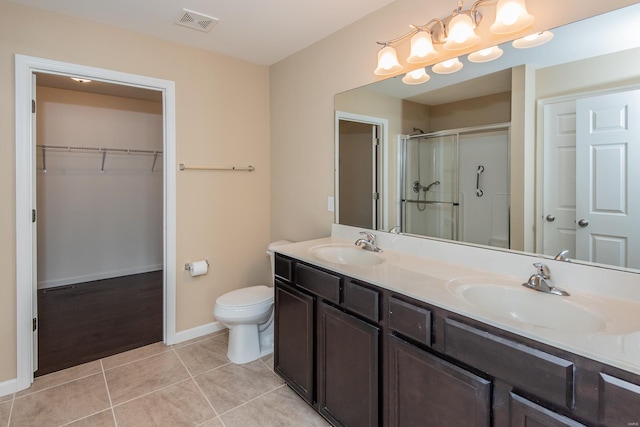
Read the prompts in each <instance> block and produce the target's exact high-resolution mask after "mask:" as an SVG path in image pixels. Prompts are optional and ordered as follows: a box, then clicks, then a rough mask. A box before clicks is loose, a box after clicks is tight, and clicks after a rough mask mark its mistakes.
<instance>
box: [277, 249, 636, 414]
mask: <svg viewBox="0 0 640 427" xmlns="http://www.w3.org/2000/svg"><path fill="white" fill-rule="evenodd" d="M388 238H390V239H391V238H394V237H388ZM380 246H381V247H382V248H383V249H384V252H382V253H381V254H375V253H373V252H368V253H364V252H357V251H361V249H359V248H356V247H355V246H354V245H353V242H352V241H349V240H346V239H339V238H335V237H333V238H326V239H319V240H316V241H310V242H301V243H297V244H293V245H288V246H283V247H281V248H278V249H276V251H277V252H278V253H277V254H276V258H275V310H276V311H275V322H276V323H275V358H274V368H275V371H276V373H277V374H278V375H280V376H281V377H282V378H283V379H284V380H285V381H286V382H287V384H288V385H289V386H290V387H291V388H292V389H293V390H295V391H296V392H297V393H298V394H299V395H300V396H301V397H302V398H303V399H305V400H306V401H307V402H308V403H309V404H310V405H311V406H313V407H314V408H315V409H316V410H317V411H318V412H319V413H320V414H322V415H323V416H324V417H325V418H326V419H327V420H329V421H330V422H331V423H332V424H334V425H337V426H342V425H344V426H379V425H384V426H397V425H403V426H417V425H434V426H454V425H455V426H458V425H469V426H528V425H544V426H580V425H598V426H618V425H619V426H636V425H639V423H640V338H639V335H640V310H638V309H640V303H638V302H637V301H626V302H624V301H622V300H617V299H612V300H611V301H614V302H615V303H616V307H609V308H607V304H608V303H610V302H611V301H608V300H607V298H606V297H601V296H598V297H597V298H593V300H592V299H589V298H590V296H589V295H582V293H581V292H577V291H576V290H575V289H570V291H574V292H573V295H571V296H569V297H561V296H555V295H547V294H542V293H540V292H535V291H533V290H530V289H525V288H524V287H522V286H520V284H519V283H517V279H515V278H512V277H509V276H501V275H496V274H494V273H492V272H490V271H485V270H478V269H475V268H469V267H468V266H464V265H454V264H450V263H445V262H441V261H434V260H430V259H428V258H424V257H420V256H415V255H413V254H411V253H405V252H399V251H393V250H387V249H386V248H385V247H384V246H383V245H382V244H381V245H380ZM509 256H514V255H513V254H509ZM552 269H553V266H552ZM525 280H526V277H523V278H522V280H521V282H522V281H525ZM470 290H471V291H470ZM476 294H477V295H480V296H477V295H476ZM484 294H486V295H484ZM512 294H513V295H512ZM514 295H515V296H514ZM501 296H504V298H502V297H501ZM482 297H486V298H488V300H487V301H484V302H483V301H482V300H481V298H482ZM521 297H524V298H528V297H531V298H532V299H531V304H528V305H526V304H525V306H523V307H518V306H517V305H514V307H516V308H515V314H516V315H519V314H522V316H521V317H520V318H519V319H516V320H510V319H509V318H508V316H506V315H504V314H503V313H501V312H500V310H502V307H501V306H500V304H503V303H505V302H504V301H506V302H507V303H509V302H511V303H513V304H515V302H517V301H516V300H517V299H518V298H521ZM539 298H542V299H540V300H539V301H538V299H539ZM563 298H565V299H563ZM572 298H574V299H573V300H571V299H572ZM500 301H503V302H500ZM540 301H542V302H540ZM600 303H602V305H601V306H597V304H600ZM483 304H484V305H483ZM538 304H542V305H540V306H539V305H538ZM563 304H568V305H566V306H564V305H563ZM589 304H596V305H593V306H590V305H589ZM620 304H622V305H620ZM625 304H626V305H625ZM526 306H531V307H532V308H533V309H534V310H538V309H539V308H540V307H542V309H541V310H539V312H538V313H526V312H525V310H526ZM531 307H530V308H531ZM563 309H566V313H564V314H563V313H560V314H558V312H557V311H558V310H563ZM572 310H575V311H572ZM580 310H584V311H580ZM608 310H609V311H608ZM634 310H637V311H636V312H635V313H634ZM545 311H546V312H545ZM592 311H593V313H592ZM592 314H593V316H592ZM528 315H532V316H535V315H537V316H540V319H541V320H539V321H538V320H537V319H536V318H533V320H531V319H530V318H527V316H528ZM563 316H564V317H563ZM549 322H550V323H549ZM554 322H556V323H554ZM562 322H564V323H566V324H562Z"/></svg>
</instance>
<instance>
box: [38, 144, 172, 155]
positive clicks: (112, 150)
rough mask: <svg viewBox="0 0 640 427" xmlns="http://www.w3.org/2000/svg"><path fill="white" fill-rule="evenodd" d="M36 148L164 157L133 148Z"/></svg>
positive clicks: (48, 146) (154, 152) (153, 151)
mask: <svg viewBox="0 0 640 427" xmlns="http://www.w3.org/2000/svg"><path fill="white" fill-rule="evenodd" d="M36 148H40V149H42V150H55V151H85V152H87V151H91V152H96V153H121V154H149V155H154V156H158V155H160V156H161V155H162V151H159V150H138V149H133V148H101V147H72V146H65V145H36Z"/></svg>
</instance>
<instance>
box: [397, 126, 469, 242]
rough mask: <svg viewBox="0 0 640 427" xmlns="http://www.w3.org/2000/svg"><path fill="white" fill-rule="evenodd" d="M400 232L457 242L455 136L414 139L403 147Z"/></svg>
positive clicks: (456, 143) (456, 155)
mask: <svg viewBox="0 0 640 427" xmlns="http://www.w3.org/2000/svg"><path fill="white" fill-rule="evenodd" d="M403 151H404V153H403V167H402V197H401V214H402V231H403V232H404V233H409V234H417V235H422V236H430V237H439V238H443V239H451V240H456V239H457V215H458V212H457V206H458V200H457V198H458V136H457V135H455V134H454V135H451V134H449V135H441V136H415V137H409V138H407V139H406V140H405V141H404V144H403Z"/></svg>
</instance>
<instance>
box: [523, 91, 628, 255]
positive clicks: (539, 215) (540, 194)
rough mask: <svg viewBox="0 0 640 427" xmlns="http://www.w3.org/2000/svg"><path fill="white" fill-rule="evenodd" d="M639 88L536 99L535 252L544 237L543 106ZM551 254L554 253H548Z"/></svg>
mask: <svg viewBox="0 0 640 427" xmlns="http://www.w3.org/2000/svg"><path fill="white" fill-rule="evenodd" d="M637 89H640V85H638V84H634V85H625V86H618V87H611V88H607V89H601V90H586V91H584V92H576V93H572V94H568V95H561V96H554V97H549V98H543V99H539V100H538V101H537V107H536V109H537V114H536V117H537V119H536V127H535V129H536V168H535V177H536V179H535V183H536V204H535V216H534V222H533V224H534V227H535V228H534V229H535V247H534V252H535V253H537V254H541V255H544V254H543V247H544V245H543V239H544V226H542V224H544V223H543V221H544V212H545V206H544V131H545V129H544V126H545V122H544V121H545V114H544V107H545V106H546V105H548V104H557V103H560V102H566V101H577V100H578V99H581V98H589V97H593V96H599V95H608V94H612V93H617V92H625V91H629V90H637ZM548 255H550V256H553V255H555V254H548ZM574 255H575V254H574Z"/></svg>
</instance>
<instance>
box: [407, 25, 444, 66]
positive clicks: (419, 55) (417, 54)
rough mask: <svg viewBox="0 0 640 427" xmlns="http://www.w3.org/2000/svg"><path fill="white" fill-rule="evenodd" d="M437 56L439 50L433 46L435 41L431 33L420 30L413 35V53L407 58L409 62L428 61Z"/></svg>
mask: <svg viewBox="0 0 640 427" xmlns="http://www.w3.org/2000/svg"><path fill="white" fill-rule="evenodd" d="M437 56H438V52H436V50H435V49H434V48H433V42H432V41H431V33H429V32H427V31H418V32H417V33H416V34H415V35H414V36H413V37H411V53H410V54H409V57H408V58H407V62H410V63H420V62H426V61H429V60H431V59H433V58H435V57H437Z"/></svg>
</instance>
